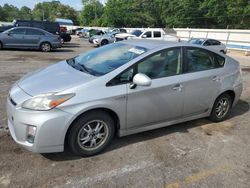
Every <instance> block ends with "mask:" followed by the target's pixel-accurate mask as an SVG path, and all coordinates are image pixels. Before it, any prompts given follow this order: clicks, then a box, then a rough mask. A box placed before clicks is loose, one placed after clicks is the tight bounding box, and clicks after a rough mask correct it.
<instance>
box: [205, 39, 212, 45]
mask: <svg viewBox="0 0 250 188" xmlns="http://www.w3.org/2000/svg"><path fill="white" fill-rule="evenodd" d="M211 45H212V43H211V40H207V41H206V42H204V46H211Z"/></svg>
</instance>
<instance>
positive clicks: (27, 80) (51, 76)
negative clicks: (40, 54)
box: [17, 61, 96, 96]
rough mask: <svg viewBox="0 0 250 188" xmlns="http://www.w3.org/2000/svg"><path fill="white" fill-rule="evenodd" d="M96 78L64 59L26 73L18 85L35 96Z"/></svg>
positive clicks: (59, 90)
mask: <svg viewBox="0 0 250 188" xmlns="http://www.w3.org/2000/svg"><path fill="white" fill-rule="evenodd" d="M94 78H96V77H94V76H92V75H89V74H86V73H83V72H81V71H79V70H76V69H74V68H73V67H71V66H70V65H68V64H67V62H66V61H62V62H59V63H57V64H54V65H51V66H49V67H47V68H44V69H40V70H38V71H34V72H31V73H29V74H27V75H25V76H24V77H22V78H21V79H20V80H19V81H18V82H17V85H18V86H19V87H20V88H21V89H23V90H24V91H25V92H26V93H27V94H29V95H31V96H35V95H39V94H43V93H56V92H61V91H63V90H65V89H69V88H72V87H74V86H77V85H82V84H84V83H86V82H89V81H90V80H93V79H94Z"/></svg>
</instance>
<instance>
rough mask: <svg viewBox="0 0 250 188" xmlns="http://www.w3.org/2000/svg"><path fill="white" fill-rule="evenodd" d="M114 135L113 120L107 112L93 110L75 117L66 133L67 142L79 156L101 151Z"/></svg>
mask: <svg viewBox="0 0 250 188" xmlns="http://www.w3.org/2000/svg"><path fill="white" fill-rule="evenodd" d="M113 136H114V121H113V119H112V118H111V117H110V115H109V114H107V113H106V112H102V111H93V112H90V113H87V114H84V115H83V116H81V117H80V118H79V119H77V120H76V121H75V122H74V123H73V124H72V125H71V128H70V130H69V133H68V137H67V142H68V143H67V144H68V146H69V148H70V149H71V151H72V152H73V153H74V154H76V155H80V156H92V155H95V154H98V153H99V152H101V151H102V150H103V149H104V148H105V147H106V146H107V145H108V143H109V142H110V140H111V139H112V138H113Z"/></svg>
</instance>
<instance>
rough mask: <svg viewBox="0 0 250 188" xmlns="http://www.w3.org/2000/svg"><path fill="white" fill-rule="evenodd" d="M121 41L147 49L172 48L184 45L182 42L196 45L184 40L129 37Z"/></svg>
mask: <svg viewBox="0 0 250 188" xmlns="http://www.w3.org/2000/svg"><path fill="white" fill-rule="evenodd" d="M120 42H121V43H124V44H130V45H135V46H140V47H144V48H147V49H154V48H158V47H166V48H168V47H169V48H171V47H177V46H183V45H181V44H185V46H194V45H189V44H186V43H182V42H169V41H164V40H149V39H129V40H123V41H120Z"/></svg>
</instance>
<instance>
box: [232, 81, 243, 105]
mask: <svg viewBox="0 0 250 188" xmlns="http://www.w3.org/2000/svg"><path fill="white" fill-rule="evenodd" d="M242 91H243V84H242V83H241V84H239V85H237V86H235V88H234V92H235V98H234V102H233V104H232V107H234V106H235V105H236V104H237V103H238V101H239V99H240V96H241V94H242Z"/></svg>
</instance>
